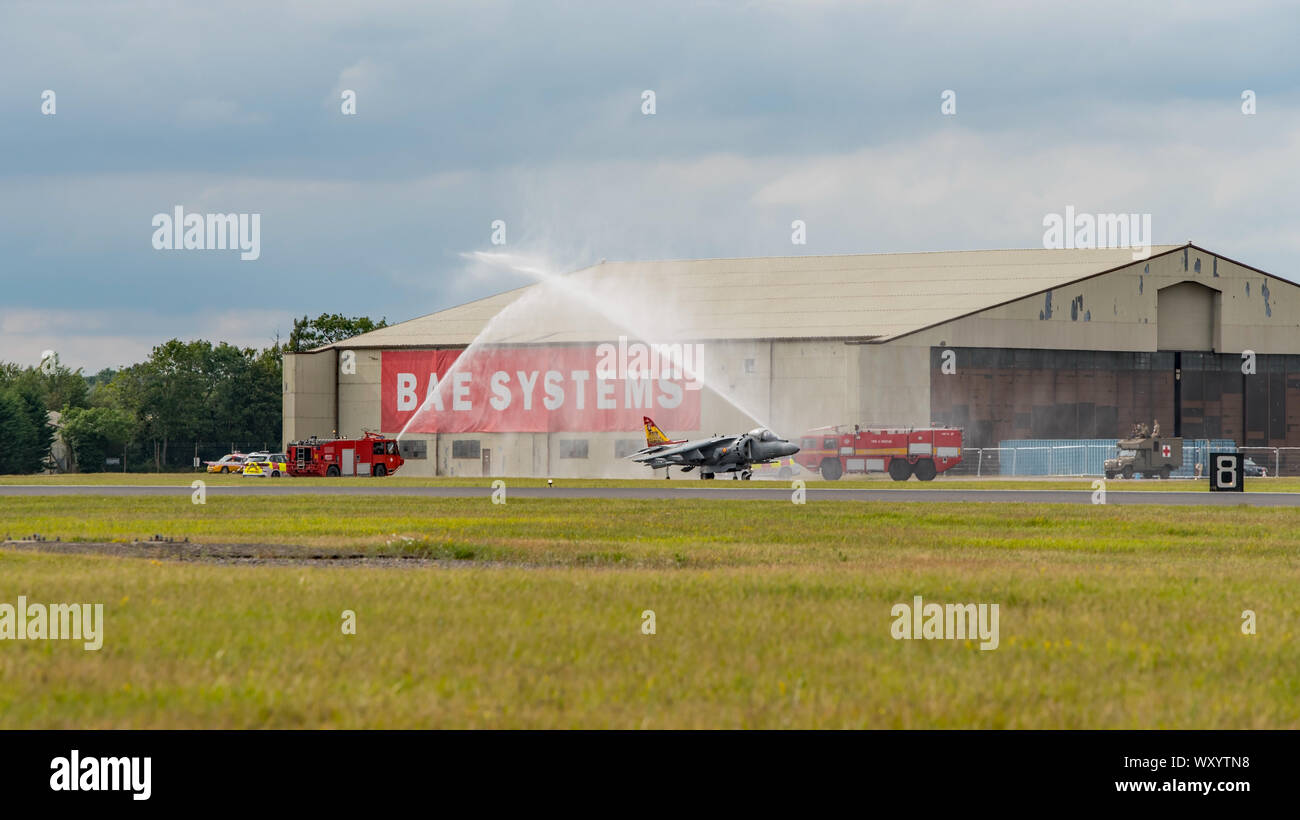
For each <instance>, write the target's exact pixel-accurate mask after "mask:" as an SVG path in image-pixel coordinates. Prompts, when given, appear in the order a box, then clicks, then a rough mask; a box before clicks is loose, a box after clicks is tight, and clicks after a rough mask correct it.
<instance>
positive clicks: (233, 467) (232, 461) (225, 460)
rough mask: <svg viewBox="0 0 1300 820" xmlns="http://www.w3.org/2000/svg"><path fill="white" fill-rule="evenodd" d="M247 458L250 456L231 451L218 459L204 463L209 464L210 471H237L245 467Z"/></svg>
mask: <svg viewBox="0 0 1300 820" xmlns="http://www.w3.org/2000/svg"><path fill="white" fill-rule="evenodd" d="M246 458H248V456H246V455H244V454H243V453H229V454H227V455H224V456H222V457H221V458H220V459H219V460H217V461H208V462H204V463H205V464H207V465H208V472H209V473H237V472H239V471H240V470H242V469H244V459H246Z"/></svg>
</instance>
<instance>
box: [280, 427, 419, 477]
mask: <svg viewBox="0 0 1300 820" xmlns="http://www.w3.org/2000/svg"><path fill="white" fill-rule="evenodd" d="M404 463H405V459H403V458H402V456H401V455H400V454H399V453H398V448H397V439H391V438H385V437H383V436H381V435H379V434H378V433H366V435H365V438H323V439H318V438H316V437H315V436H312V437H311V438H309V439H305V440H303V441H291V442H289V475H295V476H303V475H314V476H329V477H330V478H334V477H335V476H340V475H374V476H383V475H388V474H390V473H393V472H396V471H397V468H398V467H401V466H402V465H403V464H404Z"/></svg>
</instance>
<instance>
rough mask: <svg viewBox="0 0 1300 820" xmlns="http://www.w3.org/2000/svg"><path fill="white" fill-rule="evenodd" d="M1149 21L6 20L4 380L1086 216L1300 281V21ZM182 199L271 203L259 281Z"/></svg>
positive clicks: (546, 12)
mask: <svg viewBox="0 0 1300 820" xmlns="http://www.w3.org/2000/svg"><path fill="white" fill-rule="evenodd" d="M1047 6H1050V8H1047ZM1149 6H1150V10H1143V9H1142V8H1140V7H1138V6H1137V5H1136V4H1133V3H1131V2H1105V1H1103V2H1090V3H1086V4H1078V3H1070V4H1064V3H1062V4H1043V3H1037V2H994V3H980V2H962V3H952V2H935V3H930V2H918V1H917V0H909V1H908V2H871V3H866V2H863V3H836V2H783V3H777V2H749V3H744V2H733V3H710V2H700V0H695V1H694V2H685V3H672V2H654V3H644V2H641V3H631V2H628V3H616V2H593V3H579V2H564V3H560V2H538V1H537V0H534V2H519V3H493V2H473V3H426V2H420V3H415V2H412V3H382V2H357V3H343V2H329V0H310V1H309V2H307V1H304V2H285V3H268V2H251V3H240V2H220V3H216V2H204V3H197V2H180V3H163V2H136V1H135V0H121V1H120V2H111V3H105V2H86V3H78V2H67V1H66V0H65V1H64V2H57V3H53V2H30V3H28V2H20V3H15V2H8V1H7V0H0V67H2V68H3V74H2V76H3V82H0V287H2V290H0V293H3V296H2V297H0V360H9V361H19V362H22V363H31V364H35V363H37V362H38V361H39V358H40V355H41V352H42V351H43V350H45V349H52V350H56V351H58V352H59V354H60V357H61V359H62V361H63V362H64V363H65V364H69V365H71V366H73V367H84V368H85V369H86V370H87V372H94V371H95V370H98V369H99V368H101V367H104V366H117V365H122V364H129V363H132V362H134V361H138V360H140V359H142V358H144V357H145V356H147V355H148V352H149V350H150V348H151V347H152V346H153V345H155V344H157V343H159V342H161V341H164V340H165V339H167V338H171V337H173V336H178V337H180V338H196V337H202V338H208V339H211V340H214V341H218V340H225V341H230V342H232V343H238V344H241V345H249V346H255V347H262V346H265V345H267V344H269V343H271V342H272V341H273V340H274V338H275V336H276V334H277V333H278V334H279V335H280V336H281V338H284V337H286V336H287V335H288V331H289V328H290V326H291V321H292V317H294V316H295V315H296V316H301V315H303V314H312V315H315V314H318V313H321V312H324V311H328V312H342V313H347V314H353V315H355V314H367V315H370V316H373V317H375V318H378V317H380V316H385V317H387V318H388V320H389V321H390V322H393V321H400V320H405V319H409V318H412V317H415V316H419V315H423V314H425V313H429V312H432V311H435V310H438V309H441V308H444V307H449V306H452V305H456V304H460V303H462V302H465V301H468V300H470V299H473V298H478V297H480V296H485V295H488V294H491V293H495V292H498V291H500V290H503V289H506V288H508V287H514V286H517V285H520V284H525V283H526V282H527V281H529V280H527V279H526V278H519V277H516V276H514V275H512V274H510V273H508V272H504V271H502V272H490V271H489V272H485V271H483V270H479V269H475V268H471V267H469V266H467V263H466V261H465V258H464V257H463V255H462V254H465V253H466V252H470V251H474V250H509V251H515V252H522V253H529V254H535V255H540V256H542V257H544V258H545V259H547V260H549V264H550V265H552V266H554V267H556V268H558V269H561V270H570V269H574V268H577V267H580V266H582V265H585V264H588V263H591V262H595V261H598V260H600V259H601V258H608V259H611V260H613V259H657V258H681V257H727V256H765V255H796V254H826V253H878V252H892V251H931V250H954V249H977V248H1006V247H1041V246H1042V241H1043V230H1044V229H1043V217H1044V215H1045V214H1048V213H1060V212H1063V211H1064V209H1065V207H1066V206H1070V205H1072V206H1074V207H1075V208H1076V210H1078V211H1080V212H1090V213H1149V214H1151V215H1152V225H1153V230H1154V239H1155V242H1156V243H1157V244H1160V243H1178V242H1184V241H1186V240H1188V239H1191V240H1193V241H1195V242H1197V244H1200V245H1202V246H1204V247H1207V248H1209V249H1211V250H1214V251H1218V252H1220V253H1222V254H1224V255H1226V256H1229V257H1233V258H1236V259H1238V260H1240V261H1242V262H1245V263H1247V264H1250V265H1253V266H1255V267H1259V268H1262V269H1264V270H1267V271H1269V272H1271V273H1275V274H1277V275H1279V276H1283V277H1286V278H1290V279H1297V278H1300V265H1297V263H1296V260H1297V252H1300V233H1297V231H1296V229H1295V227H1294V225H1293V222H1294V218H1295V214H1296V211H1297V204H1298V203H1300V94H1298V89H1297V77H1298V76H1300V66H1298V65H1297V62H1298V60H1300V56H1298V55H1300V49H1297V48H1296V47H1295V43H1296V42H1297V41H1300V15H1297V14H1296V13H1295V11H1294V9H1293V8H1288V7H1287V4H1285V3H1276V4H1275V3H1251V2H1237V3H1231V4H1229V3H1224V2H1222V0H1219V1H1218V2H1181V3H1178V4H1149ZM345 89H350V90H353V91H355V93H356V114H355V116H347V115H344V114H343V113H342V111H341V104H342V100H341V94H342V92H343V90H345ZM647 89H650V90H653V91H654V92H655V107H656V111H655V113H654V114H653V115H652V116H646V115H644V114H643V113H642V92H643V91H645V90H647ZM946 89H951V90H953V91H954V92H955V93H956V114H955V115H952V116H946V115H944V114H943V113H942V112H941V104H942V100H941V94H942V93H943V92H944V90H946ZM1246 89H1249V90H1252V91H1253V92H1254V93H1255V95H1256V106H1257V108H1256V113H1255V114H1254V115H1251V116H1248V115H1245V114H1243V113H1242V99H1241V96H1242V92H1243V91H1244V90H1246ZM45 90H52V91H54V92H55V95H56V96H55V106H56V108H55V113H54V114H53V115H45V114H43V113H42V93H43V92H44V91H45ZM178 205H179V206H182V207H183V208H184V209H185V211H186V212H187V213H188V212H198V213H248V214H260V215H261V217H260V218H261V237H260V238H261V255H260V258H258V259H257V260H254V261H241V259H240V255H239V253H238V252H237V251H220V250H188V251H167V250H155V249H154V247H153V245H152V237H153V235H154V227H153V226H152V224H151V221H152V219H153V217H154V215H155V214H158V213H168V214H170V213H171V212H172V211H173V209H174V208H175V207H176V206H178ZM796 219H802V220H804V221H805V223H806V224H807V244H806V245H792V244H791V227H790V226H791V222H792V221H793V220H796ZM494 220H503V221H504V222H505V223H506V239H507V246H506V247H505V248H504V249H503V248H494V247H493V246H492V244H491V234H492V222H493V221H494Z"/></svg>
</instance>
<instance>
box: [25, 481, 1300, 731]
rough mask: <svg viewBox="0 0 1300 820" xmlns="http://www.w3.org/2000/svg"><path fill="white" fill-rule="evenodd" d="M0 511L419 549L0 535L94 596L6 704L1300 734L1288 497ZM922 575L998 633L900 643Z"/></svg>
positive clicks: (176, 723) (446, 723) (98, 533)
mask: <svg viewBox="0 0 1300 820" xmlns="http://www.w3.org/2000/svg"><path fill="white" fill-rule="evenodd" d="M249 480H250V481H251V479H249ZM1155 483H1156V482H1152V484H1155ZM5 532H10V533H15V534H17V533H30V532H39V533H42V534H43V535H45V536H47V537H49V538H54V537H60V538H62V539H63V540H64V541H71V540H83V541H110V540H114V539H119V540H121V539H130V538H131V537H133V536H142V535H151V534H154V533H161V534H164V535H169V536H175V537H186V536H188V537H190V538H191V539H192V540H198V541H203V542H208V543H248V544H279V545H284V544H292V545H301V546H302V547H303V548H304V549H307V548H310V549H313V550H316V551H338V552H341V553H346V554H368V555H414V556H421V557H425V558H430V559H435V560H436V562H437V563H436V564H434V565H431V566H429V565H425V566H421V567H418V568H401V567H369V566H355V565H352V566H336V565H333V564H331V562H326V561H316V562H312V563H303V564H294V565H288V566H284V565H277V566H237V565H227V564H217V563H207V562H200V561H189V562H184V561H171V560H150V559H139V558H116V557H106V556H99V555H49V554H38V553H33V552H30V551H26V550H19V549H3V548H0V603H3V602H9V603H14V602H16V598H17V596H18V595H25V596H27V598H28V600H29V601H43V602H102V603H103V604H104V605H105V621H106V625H105V637H104V646H103V648H102V649H101V650H99V651H98V652H88V651H85V650H83V649H82V648H81V644H80V643H77V642H70V641H59V642H53V641H0V680H3V681H4V686H3V687H0V728H20V727H21V728H38V727H299V726H304V727H324V726H328V727H380V726H383V727H651V728H665V727H907V728H922V727H1036V728H1055V727H1151V728H1156V727H1185V728H1191V727H1215V728H1228V727H1291V728H1300V675H1297V669H1300V649H1297V645H1296V637H1297V635H1300V599H1298V598H1297V596H1296V595H1295V593H1294V590H1295V589H1296V588H1297V584H1298V582H1300V549H1298V547H1300V511H1297V510H1292V509H1285V508H1278V509H1272V508H1269V509H1259V508H1239V507H1214V508H1209V507H1206V508H1201V507H1181V508H1178V509H1176V510H1175V509H1169V508H1162V507H1131V506H1125V507H1114V506H1092V505H1087V506H1080V505H1059V506H1056V505H1051V506H1049V505H1041V506H1040V505H1033V506H1030V505H997V506H993V505H984V504H950V503H933V504H924V505H898V506H895V505H889V504H883V503H865V504H864V503H849V502H844V503H830V502H823V503H809V504H807V505H804V506H795V505H784V504H775V503H767V502H749V501H739V500H736V501H728V500H718V501H677V502H673V503H671V504H666V503H664V502H659V501H649V500H646V501H639V500H581V499H572V500H561V499H555V500H549V499H516V500H511V501H510V502H509V503H508V504H506V505H503V506H494V505H492V504H491V503H490V502H489V501H488V500H487V499H423V498H404V497H392V498H389V497H382V498H379V497H347V498H342V499H340V498H331V497H319V496H289V497H283V498H263V497H240V498H221V497H210V498H209V499H208V503H207V504H206V505H204V506H195V505H192V504H190V503H189V501H188V498H180V499H173V498H161V497H142V498H129V499H124V498H106V497H93V496H88V497H17V498H8V497H4V498H0V534H3V533H5ZM252 549H253V551H254V552H255V551H256V548H255V547H254V548H252ZM914 595H922V596H924V598H925V599H926V601H927V602H939V603H978V602H983V603H997V604H999V606H1000V610H1001V615H1000V646H999V648H998V649H996V650H993V651H980V650H979V649H978V648H977V646H976V645H975V642H971V641H962V640H955V641H949V640H930V641H920V640H916V641H896V640H893V639H892V638H891V637H890V625H891V622H892V620H893V619H892V617H891V614H890V610H891V607H892V606H893V605H894V604H896V603H910V602H911V599H912V596H914ZM1245 609H1251V610H1254V611H1255V612H1256V613H1257V617H1258V634H1255V635H1243V634H1242V631H1241V628H1240V627H1241V615H1242V611H1243V610H1245ZM344 610H352V611H354V612H355V613H356V618H357V633H356V634H355V635H344V634H342V631H341V629H340V625H341V623H342V621H341V615H342V612H343V611H344ZM643 610H653V611H654V612H655V619H656V626H657V632H656V634H654V635H646V634H642V631H641V623H642V620H641V613H642V612H643Z"/></svg>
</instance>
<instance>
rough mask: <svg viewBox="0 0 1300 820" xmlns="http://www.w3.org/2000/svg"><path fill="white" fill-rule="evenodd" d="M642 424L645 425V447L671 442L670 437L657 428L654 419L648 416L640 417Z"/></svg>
mask: <svg viewBox="0 0 1300 820" xmlns="http://www.w3.org/2000/svg"><path fill="white" fill-rule="evenodd" d="M641 422H642V424H644V425H645V445H646V446H647V447H658V446H660V445H661V444H673V443H674V442H673V441H672V439H670V438H668V436H666V435H664V431H663V430H660V429H659V426H658V425H657V424H655V422H654V419H652V418H650V417H649V416H642V417H641Z"/></svg>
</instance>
